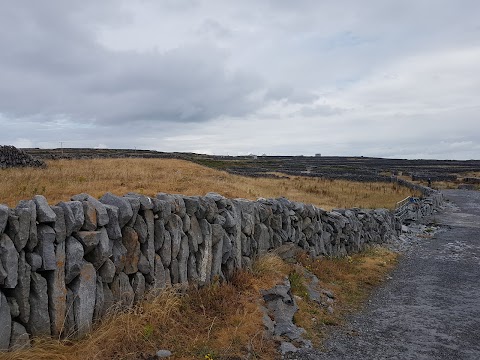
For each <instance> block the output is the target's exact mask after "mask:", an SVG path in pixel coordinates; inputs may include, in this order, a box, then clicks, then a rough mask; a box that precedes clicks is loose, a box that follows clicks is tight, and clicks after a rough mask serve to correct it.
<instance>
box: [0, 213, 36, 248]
mask: <svg viewBox="0 0 480 360" xmlns="http://www.w3.org/2000/svg"><path fill="white" fill-rule="evenodd" d="M14 212H15V215H14V216H12V215H11V216H10V217H9V218H8V224H9V226H8V227H9V231H8V232H7V234H8V236H9V237H10V239H11V240H12V241H13V243H14V244H15V247H16V249H17V251H18V252H20V251H21V250H22V249H23V248H24V247H25V246H26V245H27V243H28V238H29V236H30V221H31V218H32V213H31V211H30V209H29V208H22V207H17V208H16V209H15V211H14ZM0 234H1V232H0Z"/></svg>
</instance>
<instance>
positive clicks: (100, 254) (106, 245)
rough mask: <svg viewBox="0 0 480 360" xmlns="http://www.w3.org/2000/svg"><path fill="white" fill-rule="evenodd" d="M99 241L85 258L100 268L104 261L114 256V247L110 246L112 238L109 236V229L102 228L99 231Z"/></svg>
mask: <svg viewBox="0 0 480 360" xmlns="http://www.w3.org/2000/svg"><path fill="white" fill-rule="evenodd" d="M99 233H100V234H99V239H100V240H99V241H98V244H97V246H95V248H94V249H93V250H92V251H91V252H89V253H88V254H87V255H85V259H86V260H87V261H89V262H91V263H92V264H93V266H94V267H95V269H100V267H101V266H102V265H103V263H104V262H105V261H106V260H107V259H108V258H109V257H110V256H112V248H111V247H110V239H109V238H108V234H107V230H106V229H105V228H103V227H102V228H101V229H100V231H99Z"/></svg>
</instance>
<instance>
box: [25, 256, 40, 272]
mask: <svg viewBox="0 0 480 360" xmlns="http://www.w3.org/2000/svg"><path fill="white" fill-rule="evenodd" d="M25 258H26V259H27V262H28V264H29V265H30V266H31V270H32V271H33V272H35V271H37V270H38V269H40V268H41V267H42V257H41V256H40V255H38V254H36V253H26V254H25Z"/></svg>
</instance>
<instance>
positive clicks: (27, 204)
mask: <svg viewBox="0 0 480 360" xmlns="http://www.w3.org/2000/svg"><path fill="white" fill-rule="evenodd" d="M17 208H25V209H28V212H29V213H30V231H29V235H28V240H27V245H26V247H27V250H28V251H33V249H34V248H35V246H37V206H36V205H35V202H34V201H33V200H21V201H19V202H18V205H17ZM21 226H22V224H20V227H21ZM0 233H1V231H0Z"/></svg>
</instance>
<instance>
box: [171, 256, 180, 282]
mask: <svg viewBox="0 0 480 360" xmlns="http://www.w3.org/2000/svg"><path fill="white" fill-rule="evenodd" d="M170 278H171V280H172V284H178V283H179V282H180V276H179V271H178V260H177V259H176V258H175V259H172V262H171V263H170Z"/></svg>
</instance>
